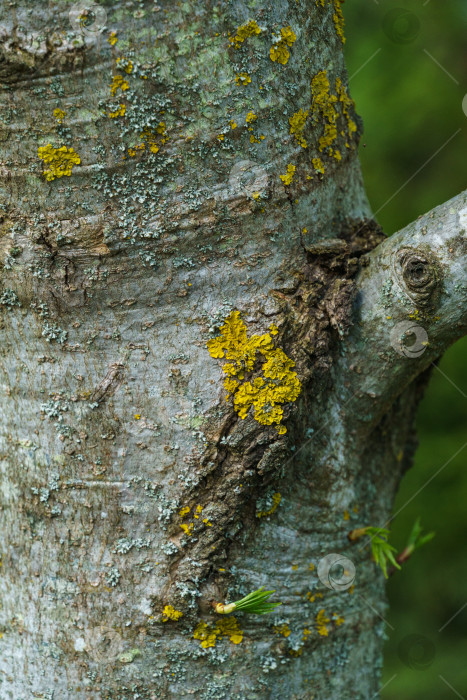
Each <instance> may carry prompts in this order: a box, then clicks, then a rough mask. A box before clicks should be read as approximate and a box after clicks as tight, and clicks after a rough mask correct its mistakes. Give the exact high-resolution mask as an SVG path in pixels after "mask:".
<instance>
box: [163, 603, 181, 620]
mask: <svg viewBox="0 0 467 700" xmlns="http://www.w3.org/2000/svg"><path fill="white" fill-rule="evenodd" d="M182 615H183V613H182V612H180V610H175V608H174V607H173V606H172V605H166V606H165V608H164V610H163V617H162V622H168V621H169V620H174V622H176V621H177V620H179V619H180V618H181V617H182Z"/></svg>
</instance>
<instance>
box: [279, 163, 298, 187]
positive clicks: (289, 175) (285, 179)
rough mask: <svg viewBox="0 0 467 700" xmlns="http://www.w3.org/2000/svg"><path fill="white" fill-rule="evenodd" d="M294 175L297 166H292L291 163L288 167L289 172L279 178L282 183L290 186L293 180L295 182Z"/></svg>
mask: <svg viewBox="0 0 467 700" xmlns="http://www.w3.org/2000/svg"><path fill="white" fill-rule="evenodd" d="M294 174H295V165H292V164H291V163H289V165H288V166H287V172H286V173H285V175H279V177H280V179H281V180H282V182H283V183H284V185H290V184H291V182H292V180H293V177H294Z"/></svg>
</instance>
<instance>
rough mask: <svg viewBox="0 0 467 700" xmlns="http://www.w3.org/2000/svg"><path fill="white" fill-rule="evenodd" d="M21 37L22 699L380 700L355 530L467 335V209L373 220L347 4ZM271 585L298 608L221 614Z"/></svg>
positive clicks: (9, 664)
mask: <svg viewBox="0 0 467 700" xmlns="http://www.w3.org/2000/svg"><path fill="white" fill-rule="evenodd" d="M88 10H89V11H88ZM1 31H2V34H1V39H0V42H1V43H0V51H1V60H0V79H1V81H2V83H3V87H4V92H3V100H2V105H1V112H0V119H1V122H0V139H1V140H2V145H3V152H4V156H3V162H2V176H3V178H2V189H1V198H2V201H1V215H2V229H1V231H2V235H1V239H0V256H1V260H2V265H3V269H2V290H1V296H0V304H1V334H2V350H1V372H2V379H1V388H2V391H1V395H0V401H1V404H0V406H1V411H2V415H3V421H2V428H1V490H0V498H1V500H0V518H1V528H2V543H1V554H2V567H1V570H0V590H1V608H0V636H2V638H1V640H0V645H1V646H0V648H1V649H2V653H1V654H0V671H1V673H0V696H1V697H2V699H3V698H5V700H6V699H8V700H9V699H12V700H20V699H21V700H26V699H27V700H29V698H31V697H33V698H49V699H50V698H54V699H58V698H60V700H61V699H62V698H73V699H75V698H76V699H77V700H81V699H82V700H91V699H92V700H95V699H96V700H97V699H100V698H106V699H107V698H109V699H110V698H112V699H114V700H123V699H125V700H126V699H129V698H148V699H149V698H150V699H157V700H159V698H178V697H194V698H196V699H198V698H199V699H201V700H210V699H212V698H216V699H218V698H226V699H229V700H230V699H232V700H243V699H244V698H245V699H246V698H248V699H253V698H254V699H257V698H258V699H259V698H271V699H274V700H275V699H279V698H280V699H281V700H283V699H285V698H290V699H292V698H294V699H297V700H298V699H300V700H302V699H303V700H305V699H311V698H319V700H326V699H328V698H329V699H330V698H339V699H340V700H345V699H346V698H371V697H374V696H375V694H377V692H378V684H379V675H380V667H381V649H382V643H383V625H384V623H383V616H384V610H385V597H384V578H383V575H382V573H381V571H380V569H378V568H377V567H376V566H375V563H374V562H373V561H372V560H371V553H370V551H369V549H368V548H367V547H362V546H360V545H359V544H351V543H350V542H349V541H348V538H347V535H348V533H349V531H350V530H352V529H353V528H355V527H358V526H364V525H380V526H382V525H384V524H385V523H386V522H387V519H388V517H389V515H390V512H391V504H392V500H393V497H394V493H395V491H396V489H397V485H398V482H399V480H400V478H401V474H402V473H403V471H404V470H405V469H406V468H407V467H408V466H409V465H410V461H411V458H412V455H413V451H414V446H415V438H414V432H413V419H414V415H415V411H416V407H417V403H418V401H419V399H420V396H421V394H422V391H423V387H424V385H425V383H426V379H427V375H428V372H429V367H430V364H431V363H433V361H435V360H436V358H437V357H439V356H440V355H441V354H442V352H443V351H444V349H445V348H446V347H447V346H448V345H449V344H450V343H452V342H454V340H456V339H457V338H458V337H460V336H461V335H462V334H463V333H465V332H466V330H467V328H466V327H467V319H466V309H467V289H466V285H465V258H466V243H465V234H464V228H465V223H466V220H467V213H466V212H467V203H466V195H465V194H463V195H460V196H459V197H457V198H456V199H454V200H453V201H452V202H450V203H448V204H446V205H444V206H442V207H440V208H438V209H437V210H435V211H434V212H432V213H430V214H428V215H427V216H426V217H424V218H423V219H421V220H419V221H417V222H416V223H414V224H413V225H411V226H409V227H408V228H407V229H405V230H404V231H402V232H400V233H399V234H397V235H395V236H393V237H391V238H390V239H385V237H384V235H383V234H382V232H381V231H380V229H379V227H378V225H377V224H376V223H375V222H374V221H373V220H372V218H371V213H370V211H369V207H368V205H367V202H366V198H365V193H364V189H363V185H362V180H361V175H360V169H359V164H358V156H357V145H358V138H359V135H360V133H361V123H360V120H359V119H358V118H357V117H356V116H355V113H354V106H353V103H352V101H351V99H350V97H349V96H348V91H347V88H346V82H347V78H346V72H345V67H344V61H343V54H342V46H343V40H344V36H343V31H342V15H341V9H340V3H339V2H338V0H332V1H331V0H316V2H313V1H312V0H306V1H304V0H300V1H299V2H298V1H295V0H289V1H288V2H286V1H281V2H280V1H279V0H273V1H272V2H262V0H258V1H256V0H255V1H254V2H253V0H252V1H251V2H249V3H246V2H242V1H241V0H220V1H219V2H217V3H215V2H208V1H206V2H201V3H200V2H194V1H191V0H190V1H189V2H180V3H177V4H174V3H172V2H167V0H161V3H160V5H156V4H152V5H151V4H150V3H149V2H136V1H135V2H127V3H122V2H112V3H110V2H108V3H105V4H104V3H102V4H101V5H100V6H97V5H94V6H88V8H87V7H86V4H85V3H83V4H81V6H80V7H78V9H77V8H76V6H74V7H72V6H71V5H69V4H67V3H57V4H56V5H53V4H51V3H48V2H44V1H43V0H42V1H41V2H36V3H34V5H32V6H31V5H30V4H29V3H26V2H25V1H24V0H20V1H19V2H16V3H8V4H6V6H5V8H4V12H3V28H2V30H1ZM59 149H62V150H59ZM70 149H72V150H70ZM401 324H402V325H401ZM404 324H405V325H404ZM410 330H412V331H414V332H415V335H416V343H415V345H413V346H412V347H410V346H408V344H407V343H406V342H405V338H406V336H407V333H409V332H410ZM404 334H405V335H404ZM293 363H295V364H293ZM278 494H280V496H279V495H278ZM333 553H338V554H339V555H341V556H344V557H345V558H346V559H345V560H344V561H345V562H346V563H345V566H344V574H342V571H341V572H340V574H339V572H337V574H336V572H334V574H335V575H334V576H332V575H331V573H330V571H329V566H330V562H331V563H332V558H331V559H329V555H330V554H333ZM326 562H327V563H328V566H327V568H326V566H325V564H326ZM353 567H355V579H354V570H353ZM331 568H332V567H331ZM323 572H324V573H323ZM326 576H328V577H329V578H328V580H327V579H326ZM343 582H344V583H343ZM351 584H352V585H351ZM260 586H265V587H266V588H267V589H274V590H275V591H276V593H275V596H274V598H273V599H272V600H278V601H281V602H282V605H281V606H280V607H278V608H276V610H275V611H274V612H273V613H270V614H268V615H265V616H254V615H247V614H244V615H242V614H240V613H239V614H238V615H234V616H233V618H232V617H220V616H219V615H216V613H215V612H214V610H213V608H212V605H211V601H212V600H215V601H218V602H226V601H231V600H235V599H237V598H239V597H241V596H242V595H245V594H247V593H249V592H251V591H252V590H254V589H256V588H259V587H260ZM177 613H181V615H180V614H177ZM239 630H241V632H240V631H239Z"/></svg>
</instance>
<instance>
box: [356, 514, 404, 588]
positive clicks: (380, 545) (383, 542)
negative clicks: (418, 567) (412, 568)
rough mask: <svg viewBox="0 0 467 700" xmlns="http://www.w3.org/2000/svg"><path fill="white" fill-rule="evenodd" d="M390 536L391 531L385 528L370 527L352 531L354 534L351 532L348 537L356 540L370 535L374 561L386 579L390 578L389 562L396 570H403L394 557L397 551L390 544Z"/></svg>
mask: <svg viewBox="0 0 467 700" xmlns="http://www.w3.org/2000/svg"><path fill="white" fill-rule="evenodd" d="M389 534H390V533H389V530H387V529H386V528H384V527H371V526H368V527H362V528H359V529H358V530H352V532H350V533H349V535H348V537H349V540H356V539H358V538H359V537H362V536H363V535H368V537H370V545H371V552H372V554H373V559H374V560H375V562H376V564H377V565H378V566H380V567H381V570H382V572H383V574H384V578H388V571H387V563H388V561H389V562H390V563H391V564H392V565H393V566H395V567H396V569H400V568H401V567H400V565H399V564H398V563H397V561H396V559H395V557H394V552H396V551H397V550H396V548H395V547H393V546H392V545H391V544H389V542H388V537H389Z"/></svg>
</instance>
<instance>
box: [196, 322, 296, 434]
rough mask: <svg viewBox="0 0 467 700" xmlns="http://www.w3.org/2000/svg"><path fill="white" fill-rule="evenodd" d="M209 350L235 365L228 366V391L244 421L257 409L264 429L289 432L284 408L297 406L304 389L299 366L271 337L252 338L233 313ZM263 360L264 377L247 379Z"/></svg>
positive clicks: (212, 355)
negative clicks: (287, 404) (284, 419)
mask: <svg viewBox="0 0 467 700" xmlns="http://www.w3.org/2000/svg"><path fill="white" fill-rule="evenodd" d="M207 348H208V350H209V353H210V355H211V357H214V358H218V359H220V358H223V357H224V356H225V357H226V359H228V360H232V362H228V363H227V364H225V365H224V367H223V371H224V374H226V375H227V379H226V380H225V382H224V387H225V389H226V391H227V392H228V393H227V397H226V398H227V399H228V398H229V394H232V395H233V400H234V408H235V410H236V412H237V413H238V415H239V416H240V418H246V416H247V414H248V412H249V410H250V408H253V414H254V419H255V420H256V421H258V423H260V424H261V425H273V424H276V429H277V431H278V432H279V433H280V434H281V435H282V434H284V433H285V432H286V430H287V429H286V428H285V426H284V425H282V424H281V420H282V417H283V409H282V405H283V404H285V403H290V402H293V401H295V400H296V399H297V397H298V396H299V394H300V390H301V386H300V382H299V380H298V377H297V374H296V372H293V371H292V368H293V367H294V366H295V363H294V362H293V360H291V359H290V358H289V357H287V355H286V354H285V353H284V352H283V350H281V349H280V348H275V347H274V343H273V341H272V338H271V336H270V334H269V333H265V334H264V335H256V334H255V335H252V336H251V337H250V338H248V335H247V328H246V326H245V324H244V323H243V321H242V320H241V318H240V312H239V311H232V312H231V313H230V314H229V316H227V318H226V319H225V323H224V325H223V326H222V327H221V335H220V336H217V337H216V338H213V339H212V340H209V341H208V343H207ZM258 354H260V355H262V356H263V358H264V360H265V362H264V363H263V364H262V366H261V371H262V376H257V377H255V378H253V377H250V378H251V379H252V381H250V380H249V379H246V377H245V374H246V373H251V372H252V371H253V369H254V368H255V362H256V361H257V359H258V358H257V355H258Z"/></svg>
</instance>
